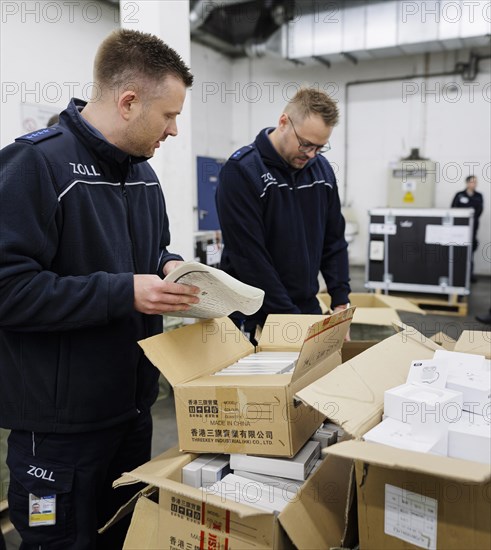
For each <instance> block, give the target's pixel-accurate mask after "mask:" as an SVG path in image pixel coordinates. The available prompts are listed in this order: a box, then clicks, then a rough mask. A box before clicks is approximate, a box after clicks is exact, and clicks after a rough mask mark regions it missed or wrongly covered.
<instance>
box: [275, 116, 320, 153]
mask: <svg viewBox="0 0 491 550" xmlns="http://www.w3.org/2000/svg"><path fill="white" fill-rule="evenodd" d="M286 116H287V117H288V120H289V121H290V124H291V125H292V128H293V131H294V132H295V136H296V138H297V141H298V150H299V151H300V153H312V151H314V152H315V154H316V155H319V154H320V153H327V151H329V150H330V149H331V145H330V143H329V142H327V143H326V144H325V145H315V144H313V143H309V142H308V141H305V140H304V139H302V138H301V137H300V136H299V135H298V134H297V131H296V130H295V126H294V124H293V120H292V119H291V118H290V117H289V116H288V115H286Z"/></svg>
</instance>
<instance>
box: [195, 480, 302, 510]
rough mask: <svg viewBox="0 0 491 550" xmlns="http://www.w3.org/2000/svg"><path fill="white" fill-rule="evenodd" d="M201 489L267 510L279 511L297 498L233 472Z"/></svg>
mask: <svg viewBox="0 0 491 550" xmlns="http://www.w3.org/2000/svg"><path fill="white" fill-rule="evenodd" d="M203 489H204V490H205V491H206V492H207V493H208V494H214V495H218V496H220V498H221V499H224V500H230V501H233V502H241V503H243V504H247V505H249V506H253V507H255V508H259V509H260V510H265V511H268V512H281V511H282V510H283V509H284V508H285V507H286V506H287V505H288V504H289V503H290V502H292V501H294V500H296V498H297V497H296V494H292V493H289V492H288V491H284V490H281V489H278V488H276V487H273V486H271V485H265V484H264V483H261V482H260V481H253V480H251V479H248V478H244V477H241V476H238V475H235V474H228V475H226V476H225V477H224V478H223V479H222V480H221V481H217V482H216V483H214V484H213V485H210V486H208V487H204V488H203Z"/></svg>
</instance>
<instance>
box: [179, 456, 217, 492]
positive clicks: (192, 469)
mask: <svg viewBox="0 0 491 550" xmlns="http://www.w3.org/2000/svg"><path fill="white" fill-rule="evenodd" d="M217 456H218V455H216V454H208V453H207V454H203V455H201V456H198V458H195V459H194V460H193V461H192V462H190V463H189V464H186V465H185V466H183V468H182V482H183V483H185V484H186V485H189V486H191V487H201V485H202V481H201V470H202V468H203V466H205V464H208V462H210V461H211V460H213V459H214V458H216V457H217Z"/></svg>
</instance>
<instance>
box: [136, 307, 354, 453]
mask: <svg viewBox="0 0 491 550" xmlns="http://www.w3.org/2000/svg"><path fill="white" fill-rule="evenodd" d="M353 311H354V309H353V308H350V309H348V310H346V311H341V312H339V313H336V314H335V315H332V316H330V317H322V316H315V320H316V321H317V322H316V323H314V324H313V325H312V326H309V327H306V326H305V324H304V323H306V322H307V320H308V319H307V317H308V316H305V318H303V317H304V316H288V315H281V316H270V317H268V319H267V321H266V324H265V326H264V329H263V333H262V336H261V340H260V342H259V347H258V350H261V351H280V350H289V351H291V350H300V355H299V358H298V360H297V363H296V366H295V369H294V371H293V373H289V374H275V375H261V376H244V375H242V376H238V375H234V376H213V373H215V372H217V371H219V370H221V369H222V368H224V367H227V366H229V365H231V364H232V363H234V362H235V361H237V360H238V359H240V358H242V357H245V356H247V355H249V354H251V353H254V347H253V346H252V344H251V343H250V342H249V341H248V340H247V339H246V338H245V337H244V335H243V334H242V333H241V332H240V331H239V330H238V329H237V327H236V326H235V325H234V324H233V323H232V321H231V320H230V319H228V318H222V319H213V320H207V321H203V322H199V323H195V324H193V325H188V326H185V327H183V328H179V329H176V330H173V331H170V332H166V333H164V334H159V335H157V336H153V337H151V338H148V339H146V340H143V341H141V342H140V345H141V347H142V348H143V350H144V351H145V354H146V355H147V357H148V358H149V359H150V361H151V362H152V363H153V364H154V365H155V366H156V367H157V368H158V369H159V370H160V371H161V372H162V373H163V374H164V376H165V377H166V378H167V379H168V380H169V382H170V383H171V384H172V386H173V388H174V398H175V407H176V419H177V428H178V434H179V446H180V449H181V450H184V451H190V452H203V453H205V452H206V453H245V454H247V453H249V454H255V455H269V456H293V455H294V454H296V453H297V451H298V450H299V449H300V448H301V447H302V446H303V445H304V443H305V442H306V441H307V440H308V439H309V437H310V436H311V435H312V434H313V433H314V432H315V430H316V429H317V428H318V427H319V425H320V424H321V423H322V422H323V420H325V417H326V416H329V415H330V409H329V408H328V409H326V410H324V411H322V410H320V409H318V408H317V407H311V406H309V405H305V404H303V403H302V402H300V401H298V400H297V399H296V398H295V394H296V393H297V392H298V391H299V390H300V389H302V388H304V387H305V386H306V385H308V384H311V383H312V382H314V381H315V380H317V379H318V378H320V377H321V376H323V375H325V374H326V373H328V372H329V371H331V370H332V369H333V368H335V367H336V366H337V365H339V364H340V363H341V354H340V349H341V347H342V345H343V341H344V337H345V335H346V333H347V331H348V329H349V325H350V323H351V319H352V317H353ZM299 318H302V319H301V320H300V319H299ZM300 321H301V322H300Z"/></svg>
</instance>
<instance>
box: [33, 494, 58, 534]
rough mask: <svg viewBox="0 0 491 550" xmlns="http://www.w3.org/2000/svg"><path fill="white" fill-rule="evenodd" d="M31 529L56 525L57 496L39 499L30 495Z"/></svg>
mask: <svg viewBox="0 0 491 550" xmlns="http://www.w3.org/2000/svg"><path fill="white" fill-rule="evenodd" d="M28 513H29V527H38V526H40V525H55V524H56V495H49V496H45V497H38V496H36V495H33V494H32V493H29V512H28Z"/></svg>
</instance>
